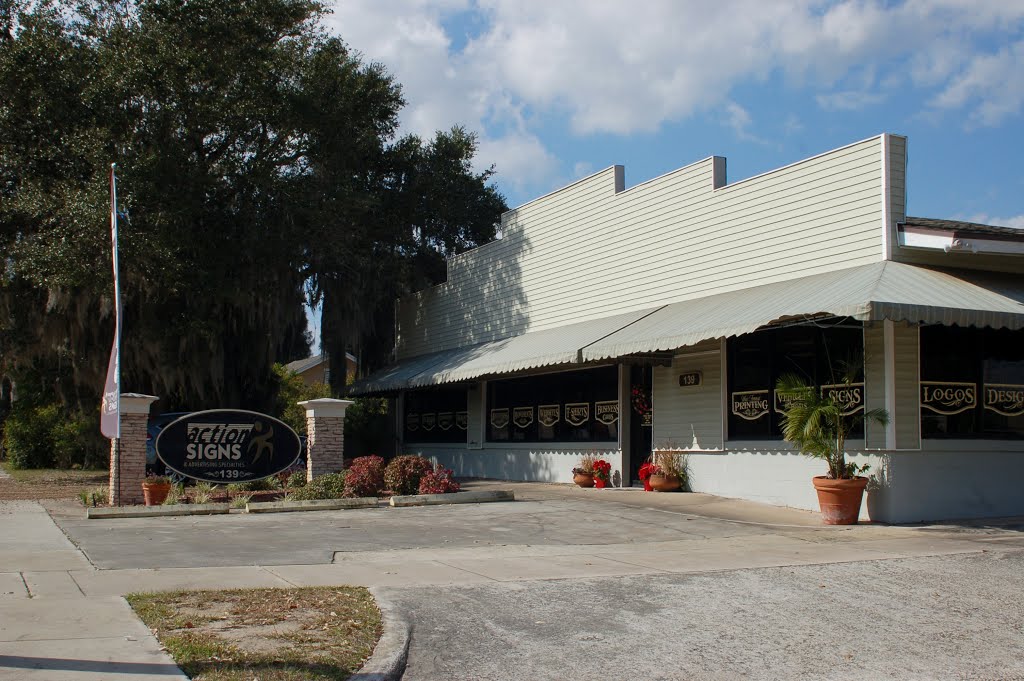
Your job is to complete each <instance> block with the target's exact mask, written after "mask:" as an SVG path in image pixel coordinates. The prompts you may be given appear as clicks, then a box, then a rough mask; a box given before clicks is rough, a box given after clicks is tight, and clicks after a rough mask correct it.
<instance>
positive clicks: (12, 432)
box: [4, 403, 110, 468]
mask: <svg viewBox="0 0 1024 681" xmlns="http://www.w3.org/2000/svg"><path fill="white" fill-rule="evenodd" d="M109 447H110V445H109V444H108V443H107V441H106V440H104V439H103V438H102V437H101V436H100V435H99V419H98V417H92V418H90V417H88V416H86V415H85V414H84V413H82V412H68V411H67V410H66V409H64V408H63V407H61V406H60V405H59V404H57V403H52V404H45V405H41V406H25V407H16V408H14V409H12V410H11V413H10V414H9V415H8V416H7V420H6V421H5V423H4V450H5V451H6V453H7V462H8V464H9V465H10V466H11V468H55V467H56V468H71V467H72V466H79V467H81V468H104V467H106V465H107V460H108V456H109Z"/></svg>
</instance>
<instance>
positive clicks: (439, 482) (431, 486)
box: [419, 464, 460, 494]
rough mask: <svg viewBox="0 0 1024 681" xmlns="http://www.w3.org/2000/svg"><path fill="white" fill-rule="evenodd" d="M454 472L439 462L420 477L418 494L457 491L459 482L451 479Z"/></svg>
mask: <svg viewBox="0 0 1024 681" xmlns="http://www.w3.org/2000/svg"><path fill="white" fill-rule="evenodd" d="M453 475H454V473H453V472H452V471H450V470H449V469H447V468H445V467H444V466H442V465H441V464H437V467H436V468H435V469H434V470H432V471H430V472H429V473H426V474H425V475H424V476H423V477H422V478H420V489H419V492H420V494H448V493H449V492H458V491H459V489H460V487H459V483H457V482H455V480H453V479H452V476H453Z"/></svg>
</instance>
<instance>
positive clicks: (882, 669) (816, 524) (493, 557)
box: [0, 483, 1024, 680]
mask: <svg viewBox="0 0 1024 681" xmlns="http://www.w3.org/2000/svg"><path fill="white" fill-rule="evenodd" d="M470 487H474V488H488V487H502V488H510V489H513V490H514V491H515V493H516V496H517V499H521V501H517V502H515V503H498V504H481V505H466V506H449V507H421V508H401V509H392V508H378V509H364V510H348V511H333V512H317V513H293V514H280V515H266V516H259V515H228V516H207V517H178V518H161V519H155V518H148V519H121V520H102V521H100V520H85V519H84V517H83V513H82V511H81V509H80V508H75V507H73V506H69V505H55V506H54V505H51V506H50V512H51V516H52V517H53V519H54V521H55V522H56V523H57V524H58V525H59V526H60V528H61V529H63V530H64V532H65V533H66V534H67V536H68V537H69V538H70V539H71V541H72V542H73V543H74V544H75V546H77V547H78V548H80V549H81V551H82V552H83V554H84V557H81V558H80V559H79V560H80V562H76V561H72V562H70V563H67V564H66V565H64V564H59V565H57V566H56V569H54V570H52V571H50V572H47V573H46V574H45V575H44V576H42V577H41V576H40V575H41V574H42V572H40V570H43V569H44V568H42V567H40V566H39V565H38V564H33V565H34V567H35V568H36V569H35V570H32V569H22V570H21V573H20V575H19V576H20V577H21V581H22V582H24V584H25V585H26V586H25V588H26V589H32V588H33V587H32V586H29V585H34V589H35V590H34V592H33V593H31V594H27V595H32V596H36V597H45V596H47V594H48V592H49V591H52V590H56V591H61V590H63V592H65V593H66V594H71V593H72V592H71V590H72V589H74V590H76V591H77V593H78V594H79V595H80V596H82V597H84V598H86V599H97V598H98V599H103V598H112V597H116V596H117V595H119V594H123V593H127V592H130V591H134V590H143V589H146V590H153V589H166V588H181V587H188V588H197V587H211V588H217V587H223V586H236V585H237V586H258V585H266V586H274V585H277V586H287V585H313V584H344V583H350V584H362V585H367V586H376V587H378V588H382V590H381V591H379V593H381V594H383V596H384V597H385V598H387V599H388V600H390V601H391V602H393V603H394V604H395V606H396V608H397V611H398V612H400V613H404V615H405V617H406V618H408V620H409V622H410V623H411V625H412V631H413V633H412V645H411V648H410V656H409V665H408V669H407V673H406V676H405V678H407V679H412V680H416V679H521V678H536V679H594V678H601V679H620V678H621V679H632V678H645V677H646V678H655V679H682V678H687V679H690V678H700V679H726V678H729V679H731V678H751V679H783V678H816V679H833V678H834V679H852V678H864V679H868V678H870V679H876V678H892V679H907V678H921V679H932V678H935V679H940V678H942V679H945V678H956V679H997V678H999V679H1009V678H1024V663H1022V662H1021V661H1020V656H1019V655H1018V654H1017V653H1016V651H1017V650H1020V649H1024V596H1022V593H1021V589H1020V580H1021V577H1020V575H1021V574H1024V573H1022V571H1021V568H1022V567H1024V564H1022V555H1024V533H1022V531H1021V527H1022V525H1021V524H1020V523H1001V524H998V525H992V526H986V525H981V524H978V525H969V526H957V525H949V526H931V527H923V526H922V527H888V526H874V525H860V526H854V527H848V528H835V527H823V526H821V525H820V520H819V519H818V517H817V514H813V513H807V512H804V511H796V510H792V509H778V508H774V507H766V506H762V505H759V504H751V503H748V502H737V501H731V500H724V499H719V498H715V497H708V496H705V495H691V494H679V495H657V494H645V493H643V492H639V491H632V490H625V491H595V490H579V489H576V488H573V487H568V486H559V485H539V484H508V483H501V484H496V483H472V484H471V485H470ZM62 550H66V547H65V549H62ZM76 553H77V552H76ZM79 555H80V556H82V554H79ZM86 559H87V560H88V561H89V562H90V563H91V564H92V565H89V564H88V563H86ZM26 560H27V558H26ZM30 567H32V565H30ZM4 569H7V570H11V568H9V567H8V568H3V560H2V558H0V577H3V576H4V574H3V570H4ZM6 574H7V576H8V577H10V579H8V580H7V582H8V583H10V584H14V585H15V586H16V582H17V581H18V580H15V578H14V576H13V575H14V573H11V572H8V573H6ZM837 612H838V614H837ZM0 614H2V613H0ZM164 673H166V672H164ZM0 678H4V677H3V674H2V673H0ZM12 678H20V677H12ZM32 678H47V677H32ZM54 678H63V677H54ZM76 678H79V677H76ZM80 678H105V677H87V676H82V677H80ZM112 678H119V677H112Z"/></svg>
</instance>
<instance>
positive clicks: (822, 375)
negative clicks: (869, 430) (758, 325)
mask: <svg viewBox="0 0 1024 681" xmlns="http://www.w3.org/2000/svg"><path fill="white" fill-rule="evenodd" d="M855 324H856V322H854V321H852V320H848V321H845V322H843V323H842V324H841V326H840V325H836V326H831V327H827V328H819V327H815V326H795V327H788V328H782V329H770V330H765V331H758V332H755V333H751V334H747V335H744V336H738V337H736V338H731V339H729V344H728V364H729V379H728V383H729V395H728V400H727V402H726V409H728V412H729V413H728V417H729V439H730V440H781V439H782V425H781V423H782V412H783V410H784V405H783V404H782V400H781V398H780V397H779V396H777V395H776V394H775V383H776V381H778V379H779V377H780V376H783V375H785V374H790V373H792V374H796V375H797V376H800V377H802V378H803V379H804V380H806V381H807V382H808V383H810V384H813V385H816V386H819V387H821V386H825V387H826V389H827V386H830V385H835V384H838V383H839V382H840V381H841V376H842V374H843V372H844V368H845V367H844V365H846V364H850V363H852V364H853V365H854V366H857V367H860V366H862V364H863V361H862V358H863V354H864V350H863V346H864V341H863V332H862V330H861V329H859V328H856V326H855ZM863 381H864V376H863V370H862V369H861V370H860V371H859V372H858V374H857V382H858V384H857V385H855V386H853V387H854V390H852V391H848V392H850V394H852V395H854V396H855V397H856V399H855V400H854V401H853V402H851V404H850V406H849V408H850V413H851V414H852V413H856V412H857V411H858V410H862V409H863V405H864V402H863V400H864V397H863V395H864V390H863ZM858 388H859V390H858ZM858 400H859V403H858V402H857V401H858ZM850 435H851V437H853V438H859V437H863V436H864V425H863V423H859V422H858V423H857V424H856V425H855V426H854V428H853V429H852V430H851V433H850Z"/></svg>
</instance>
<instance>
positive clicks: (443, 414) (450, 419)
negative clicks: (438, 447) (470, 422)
mask: <svg viewBox="0 0 1024 681" xmlns="http://www.w3.org/2000/svg"><path fill="white" fill-rule="evenodd" d="M454 423H455V414H453V413H451V412H450V411H439V412H437V427H438V428H440V429H441V430H451V429H452V425H453V424H454Z"/></svg>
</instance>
